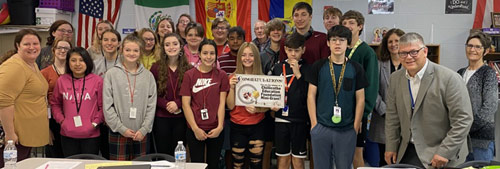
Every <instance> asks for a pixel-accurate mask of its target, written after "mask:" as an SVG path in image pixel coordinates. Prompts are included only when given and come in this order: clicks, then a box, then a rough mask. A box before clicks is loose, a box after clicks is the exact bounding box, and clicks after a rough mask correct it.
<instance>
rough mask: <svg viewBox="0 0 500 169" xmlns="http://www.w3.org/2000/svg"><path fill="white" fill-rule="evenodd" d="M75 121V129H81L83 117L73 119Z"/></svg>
mask: <svg viewBox="0 0 500 169" xmlns="http://www.w3.org/2000/svg"><path fill="white" fill-rule="evenodd" d="M73 121H74V122H75V127H81V126H82V117H80V116H75V117H73Z"/></svg>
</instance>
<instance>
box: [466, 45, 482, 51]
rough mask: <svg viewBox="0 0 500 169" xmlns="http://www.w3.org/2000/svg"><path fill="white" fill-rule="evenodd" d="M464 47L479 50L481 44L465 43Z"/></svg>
mask: <svg viewBox="0 0 500 169" xmlns="http://www.w3.org/2000/svg"><path fill="white" fill-rule="evenodd" d="M465 47H466V48H467V49H472V48H474V49H476V50H481V49H482V48H483V46H481V45H471V44H465Z"/></svg>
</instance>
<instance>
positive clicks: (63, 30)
mask: <svg viewBox="0 0 500 169" xmlns="http://www.w3.org/2000/svg"><path fill="white" fill-rule="evenodd" d="M56 31H59V32H62V33H67V34H72V33H73V31H72V30H66V29H57V30H56Z"/></svg>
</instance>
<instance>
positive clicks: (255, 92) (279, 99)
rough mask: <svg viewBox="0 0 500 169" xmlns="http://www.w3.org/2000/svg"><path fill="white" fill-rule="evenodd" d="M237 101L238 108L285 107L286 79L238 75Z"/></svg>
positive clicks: (281, 77)
mask: <svg viewBox="0 0 500 169" xmlns="http://www.w3.org/2000/svg"><path fill="white" fill-rule="evenodd" d="M236 78H237V79H238V83H236V88H235V92H236V93H235V94H236V95H235V100H236V105H237V106H255V107H269V108H271V107H278V108H283V107H284V106H285V101H284V99H285V77H283V76H266V75H244V74H237V75H236Z"/></svg>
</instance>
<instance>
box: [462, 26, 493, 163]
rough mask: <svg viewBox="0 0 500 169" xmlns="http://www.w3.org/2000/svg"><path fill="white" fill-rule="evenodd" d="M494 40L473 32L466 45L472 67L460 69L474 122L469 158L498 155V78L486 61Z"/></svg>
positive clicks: (483, 158)
mask: <svg viewBox="0 0 500 169" xmlns="http://www.w3.org/2000/svg"><path fill="white" fill-rule="evenodd" d="M490 46H491V39H490V37H489V36H488V35H487V34H484V33H483V32H472V33H471V34H470V35H469V37H468V38H467V41H466V44H465V53H466V56H467V59H468V60H469V66H467V67H465V68H462V69H460V70H458V73H459V74H460V75H461V76H462V77H463V79H464V81H465V83H466V84H467V89H468V90H469V97H470V100H471V103H472V112H473V113H474V122H473V123H472V127H471V129H470V132H469V136H470V138H471V143H472V152H470V153H469V155H468V156H467V161H472V160H485V161H491V160H492V159H493V154H494V151H495V149H494V141H495V133H494V131H495V112H496V110H497V104H498V101H497V100H498V96H497V93H498V88H497V86H498V81H497V78H496V73H495V71H494V70H493V69H492V68H491V67H489V66H488V65H487V64H485V63H484V61H483V57H484V56H485V55H486V54H487V53H488V50H489V48H490Z"/></svg>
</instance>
